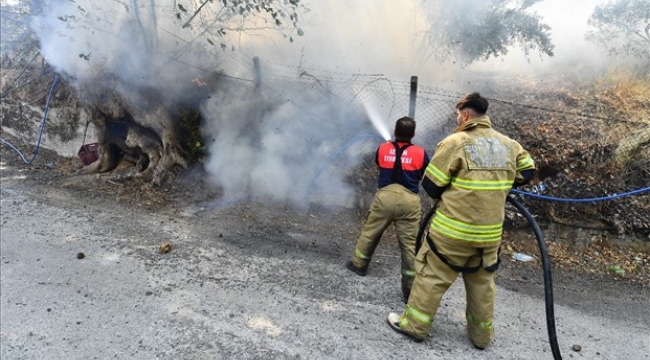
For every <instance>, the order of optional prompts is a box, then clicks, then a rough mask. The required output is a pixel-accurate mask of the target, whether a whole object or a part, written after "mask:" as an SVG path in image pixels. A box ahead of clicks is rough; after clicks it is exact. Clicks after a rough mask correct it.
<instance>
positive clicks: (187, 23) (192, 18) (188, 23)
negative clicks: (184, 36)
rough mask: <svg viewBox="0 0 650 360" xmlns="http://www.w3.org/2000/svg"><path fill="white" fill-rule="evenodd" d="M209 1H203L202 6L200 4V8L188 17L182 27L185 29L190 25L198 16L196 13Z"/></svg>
mask: <svg viewBox="0 0 650 360" xmlns="http://www.w3.org/2000/svg"><path fill="white" fill-rule="evenodd" d="M209 1H210V0H205V1H204V2H203V4H201V6H199V8H198V9H196V11H195V12H194V14H192V16H190V18H189V19H187V21H186V22H185V24H183V26H181V27H182V28H183V29H185V28H186V27H188V26H190V22H192V20H194V18H195V17H196V15H198V14H199V12H200V11H201V9H203V7H204V6H205V4H207V3H208V2H209Z"/></svg>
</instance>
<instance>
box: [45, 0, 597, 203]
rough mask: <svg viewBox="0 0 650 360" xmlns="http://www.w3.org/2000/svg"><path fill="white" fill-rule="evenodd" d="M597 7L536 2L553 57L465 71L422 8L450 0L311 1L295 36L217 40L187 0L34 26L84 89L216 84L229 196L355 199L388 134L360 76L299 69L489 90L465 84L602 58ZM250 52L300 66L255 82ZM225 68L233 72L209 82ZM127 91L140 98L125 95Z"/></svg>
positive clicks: (216, 132) (390, 111)
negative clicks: (366, 105)
mask: <svg viewBox="0 0 650 360" xmlns="http://www.w3.org/2000/svg"><path fill="white" fill-rule="evenodd" d="M215 3H216V2H215ZM486 3H487V1H486ZM598 3H599V2H594V1H587V0H579V1H574V2H571V3H570V4H569V3H567V2H566V1H563V0H545V1H542V2H540V4H537V5H535V7H534V10H535V11H538V12H539V14H540V15H541V16H542V18H543V21H544V22H547V23H549V24H550V25H551V27H552V28H553V29H552V38H553V41H554V42H555V44H556V52H555V53H556V56H555V57H554V58H551V59H548V58H546V59H543V61H538V60H536V58H535V57H534V56H532V57H529V58H526V57H524V56H523V55H522V54H521V52H518V51H517V50H513V51H511V52H510V54H509V55H508V56H507V57H503V58H499V59H496V60H490V61H488V62H484V63H476V64H473V65H471V66H467V67H461V66H460V65H459V64H454V63H449V62H448V63H440V62H438V61H436V59H435V58H433V57H429V56H427V55H426V54H427V53H430V51H428V52H427V51H423V48H425V47H426V46H427V44H426V42H425V36H424V35H425V33H426V31H428V30H429V29H430V25H429V24H428V23H427V19H426V17H425V15H424V14H425V11H423V10H426V9H424V8H423V7H429V6H440V4H442V2H440V1H418V0H414V1H400V2H396V1H392V0H375V1H372V2H350V1H345V0H319V1H311V2H309V3H306V6H307V7H309V8H310V9H311V11H309V12H307V13H306V14H301V20H300V25H301V28H302V29H303V30H304V35H303V36H296V35H295V34H294V35H293V36H292V38H291V40H292V41H289V39H288V37H286V36H283V35H282V34H280V35H278V33H276V32H272V31H269V30H262V31H250V32H249V31H247V32H237V31H232V32H231V33H229V34H228V35H226V36H224V37H223V38H217V37H211V38H212V39H213V40H214V42H213V41H211V42H206V35H205V33H204V32H203V33H202V29H201V28H200V27H199V26H196V27H189V28H182V25H183V23H184V22H185V21H186V20H187V19H183V20H179V19H178V18H176V16H175V14H176V13H177V12H178V9H177V8H176V7H175V5H174V4H176V2H169V4H166V3H165V4H162V2H160V3H156V2H155V1H151V2H146V3H142V2H138V1H131V2H128V1H127V2H118V1H101V2H98V1H91V0H76V1H74V2H72V1H62V0H61V1H51V2H48V3H47V7H48V9H47V11H46V12H45V13H44V14H43V15H42V16H40V17H37V18H35V19H34V22H33V24H32V25H33V29H34V30H35V31H36V32H37V34H38V36H39V39H40V41H41V47H42V53H43V55H44V57H45V59H46V60H47V62H48V63H49V64H51V65H52V66H54V67H55V68H56V69H57V71H59V72H62V73H65V74H67V75H68V76H69V77H70V79H73V80H75V81H76V82H78V83H79V84H82V83H83V84H88V83H90V84H92V83H93V82H97V81H98V79H101V78H102V77H103V76H105V75H107V74H110V75H112V76H115V77H117V78H118V79H119V80H120V81H121V83H122V84H121V86H120V87H116V88H117V89H120V88H122V89H127V88H129V85H132V87H133V88H150V89H154V90H155V91H158V92H159V93H160V94H162V95H163V97H164V98H165V99H168V100H170V101H172V100H173V101H177V100H178V99H180V98H182V97H183V96H184V95H186V94H188V93H189V94H193V92H192V91H189V90H191V89H195V88H196V84H197V82H196V80H197V79H198V82H201V81H207V82H212V83H211V84H210V86H211V89H213V93H212V94H210V96H209V97H206V98H208V100H205V101H204V102H203V103H202V105H201V112H202V115H203V119H204V122H203V124H202V134H203V135H204V142H205V146H206V147H207V149H208V153H209V157H208V159H207V160H206V162H205V168H206V170H207V172H208V174H209V175H210V177H211V179H212V180H213V181H214V182H215V183H216V184H218V185H219V186H221V187H222V188H223V189H224V196H226V197H236V196H253V197H256V198H262V199H270V200H273V201H290V202H293V203H304V201H306V200H308V199H309V197H311V196H314V195H318V194H338V195H341V196H343V197H347V196H349V195H350V194H351V192H352V190H351V189H350V188H349V186H347V185H346V184H347V183H348V181H347V179H346V176H347V175H348V174H349V173H350V171H351V169H354V168H355V167H357V166H358V165H359V162H360V161H361V159H362V157H363V156H367V155H370V154H372V153H373V152H374V149H375V147H376V145H377V143H378V142H380V141H382V140H381V139H380V138H379V137H378V136H377V137H374V138H373V137H368V136H367V134H375V135H377V134H378V132H377V131H376V130H375V129H374V128H373V127H372V124H371V122H370V121H369V118H368V116H367V114H366V113H365V111H364V110H363V107H359V102H358V101H352V100H355V99H356V100H362V96H360V95H359V92H360V89H359V88H358V84H359V83H358V82H357V83H354V82H353V81H350V82H349V84H345V83H343V84H341V83H339V84H337V85H336V89H335V90H334V89H333V88H332V87H331V86H332V84H328V81H327V80H326V79H323V78H320V79H314V80H313V81H311V82H303V83H301V84H303V87H302V88H301V87H299V86H296V79H297V78H299V77H300V74H304V73H313V71H314V69H316V70H320V71H321V74H322V73H324V72H325V71H331V72H332V73H333V74H335V76H334V78H337V76H338V78H339V79H340V78H343V77H348V78H350V79H353V78H354V77H355V75H354V74H357V75H358V74H361V75H360V76H363V75H364V74H365V75H372V76H375V75H377V74H380V75H383V76H385V77H386V78H388V79H393V80H396V81H404V82H406V81H408V79H409V77H410V76H412V75H417V76H418V77H419V81H420V83H421V84H429V85H433V86H440V87H444V88H448V89H450V90H457V91H463V92H464V91H471V90H480V89H476V88H473V86H474V85H472V84H466V82H463V81H459V79H464V78H468V77H471V76H472V75H469V74H471V73H472V72H474V71H486V70H489V71H507V72H508V73H513V72H521V73H526V72H532V73H535V72H539V71H541V69H542V68H548V67H553V66H557V65H558V64H565V63H566V61H570V62H571V63H576V62H577V63H580V62H583V63H587V62H588V63H589V64H593V63H595V62H599V61H601V56H600V55H595V54H596V53H595V52H594V49H593V48H592V47H589V45H585V47H582V46H583V45H582V44H587V43H586V42H585V41H584V31H585V30H586V19H587V17H588V15H589V14H590V13H591V11H592V10H593V7H594V6H596V5H597V4H598ZM209 6H213V5H212V4H209ZM214 6H216V5H214ZM190 10H191V9H190ZM190 13H191V11H190ZM199 20H201V21H203V22H202V23H203V24H206V23H210V21H212V20H214V19H209V18H202V19H199V18H197V22H198V21H199ZM458 26H462V23H460V22H459V24H458ZM240 27H241V24H240ZM208 38H210V37H208ZM219 42H223V43H224V44H225V45H223V46H220V44H219ZM429 50H430V49H429ZM232 54H239V56H233V55H232ZM241 54H244V55H247V56H249V57H252V56H259V57H260V59H261V60H262V64H270V63H278V64H282V65H283V66H284V68H285V70H286V69H287V68H290V69H293V70H292V71H293V72H291V71H286V72H285V73H282V72H281V71H280V70H279V68H278V67H275V68H273V67H263V68H262V74H263V80H262V85H260V86H259V87H255V86H254V85H252V80H253V78H254V73H253V72H252V64H250V63H242V59H245V58H247V57H246V56H244V55H241ZM217 72H219V73H220V74H221V75H224V76H222V77H220V78H219V79H220V80H218V81H217V80H209V79H210V76H211V74H214V73H217ZM199 76H203V78H199ZM290 78H291V79H290ZM201 79H202V80H201ZM225 79H230V80H225ZM301 79H304V78H301ZM193 80H195V81H193ZM354 84H356V85H354ZM355 86H357V88H355ZM391 86H392V85H391ZM388 91H389V92H390V89H389V90H388ZM402 93H404V92H402ZM406 94H408V92H406ZM123 96H129V94H128V92H127V91H126V90H125V93H124V94H123ZM393 98H394V94H393ZM407 101H408V99H407V95H405V98H404V99H400V100H399V101H398V104H397V105H395V104H393V105H389V104H387V103H380V105H379V108H380V111H379V113H380V114H381V116H383V117H384V121H386V124H387V126H388V128H389V129H390V130H391V132H392V127H393V124H394V121H395V120H396V119H397V118H398V117H401V116H404V115H406V114H407V109H408V107H407V106H405V103H406V102H407ZM441 116H443V117H444V116H447V115H446V114H443V115H441ZM420 130H422V129H420ZM416 140H417V139H416Z"/></svg>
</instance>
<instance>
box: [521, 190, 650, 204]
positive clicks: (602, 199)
mask: <svg viewBox="0 0 650 360" xmlns="http://www.w3.org/2000/svg"><path fill="white" fill-rule="evenodd" d="M645 191H650V187H647V188H643V189H638V190H634V191H629V192H626V193H623V194H614V195H609V196H601V197H595V198H588V199H565V198H558V197H552V196H545V195H540V194H535V193H530V192H526V191H521V190H517V189H512V190H510V192H512V193H514V194H519V195H525V196H530V197H534V198H538V199H542V200H551V201H558V202H596V201H608V200H614V199H618V198H622V197H625V196H630V195H635V194H640V193H642V192H645Z"/></svg>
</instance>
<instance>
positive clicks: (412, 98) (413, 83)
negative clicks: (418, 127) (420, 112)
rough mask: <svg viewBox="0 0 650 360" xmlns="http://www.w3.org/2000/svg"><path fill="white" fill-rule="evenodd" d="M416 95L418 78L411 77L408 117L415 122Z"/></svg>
mask: <svg viewBox="0 0 650 360" xmlns="http://www.w3.org/2000/svg"><path fill="white" fill-rule="evenodd" d="M417 93H418V77H417V76H411V94H410V96H409V117H410V118H411V119H414V120H415V100H416V99H417Z"/></svg>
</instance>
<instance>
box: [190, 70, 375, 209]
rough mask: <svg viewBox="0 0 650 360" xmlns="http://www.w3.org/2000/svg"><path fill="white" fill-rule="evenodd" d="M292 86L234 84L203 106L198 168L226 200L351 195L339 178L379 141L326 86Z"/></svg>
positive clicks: (343, 179)
mask: <svg viewBox="0 0 650 360" xmlns="http://www.w3.org/2000/svg"><path fill="white" fill-rule="evenodd" d="M296 85H297V83H296V81H291V82H286V83H284V82H282V81H279V80H276V81H274V82H271V83H269V84H268V85H267V84H265V85H264V86H262V88H261V89H255V88H254V87H252V86H246V84H241V83H239V84H237V83H234V82H233V83H229V84H227V85H226V86H225V88H223V89H221V90H220V91H217V93H216V94H215V95H214V96H213V97H212V98H211V99H210V100H209V101H207V102H205V104H204V106H203V109H202V111H203V114H204V116H205V117H206V123H205V125H204V127H203V129H202V133H203V134H204V135H205V136H207V137H208V138H207V139H206V140H207V141H208V143H209V144H208V145H209V152H210V156H209V159H208V161H207V162H206V164H205V167H206V169H207V171H208V172H209V173H210V175H211V176H212V178H213V180H214V181H215V182H216V183H217V184H219V185H221V186H222V187H223V189H224V192H225V193H226V196H229V197H233V196H234V197H238V196H247V197H248V196H252V197H255V198H258V199H262V200H271V201H289V202H291V203H293V204H297V205H304V204H306V203H307V202H308V201H309V200H310V199H311V200H315V199H318V198H320V199H321V201H322V200H323V199H325V198H326V197H336V198H338V199H345V198H349V197H350V196H352V195H353V189H352V188H351V187H350V185H349V183H348V182H347V181H346V176H347V175H349V172H350V170H351V169H353V168H355V167H356V166H358V165H359V161H360V159H361V157H362V156H364V155H367V154H368V152H369V151H372V150H370V149H374V147H376V145H377V144H378V143H379V142H380V141H381V138H380V137H379V136H378V135H377V136H375V137H373V136H369V135H367V133H368V131H371V132H372V131H373V130H372V127H371V126H369V122H368V119H367V118H366V117H365V114H364V112H363V111H360V109H359V107H357V106H354V104H350V103H347V104H346V103H345V102H344V101H341V99H340V98H339V97H337V96H334V95H333V94H332V93H331V92H330V91H329V89H327V88H322V89H313V88H312V89H310V90H309V91H304V89H303V90H302V91H301V88H300V87H298V86H296ZM278 89H281V93H278V92H276V91H278ZM348 96H349V97H343V98H348V99H349V98H351V97H352V96H353V94H352V93H349V94H348ZM351 143H356V145H355V146H354V147H352V146H349V148H346V145H348V144H351Z"/></svg>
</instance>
